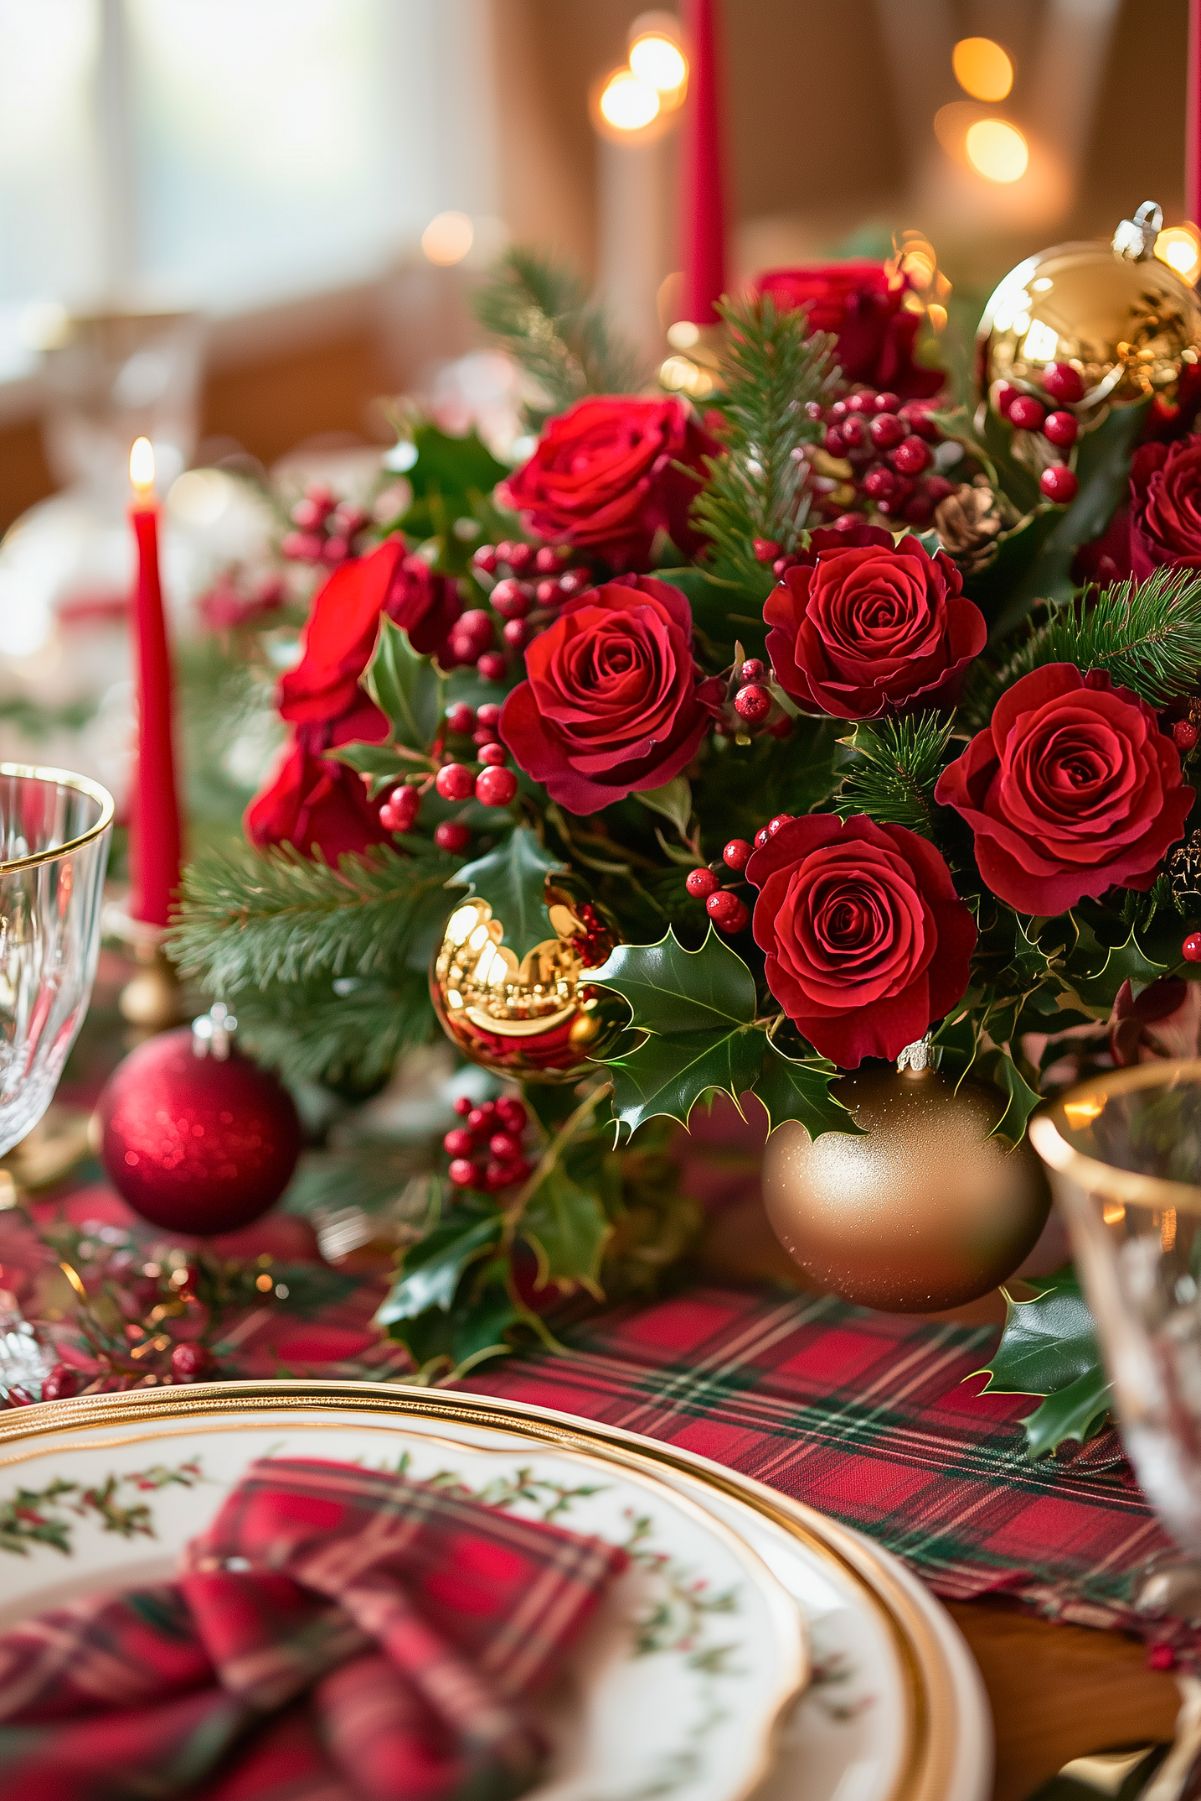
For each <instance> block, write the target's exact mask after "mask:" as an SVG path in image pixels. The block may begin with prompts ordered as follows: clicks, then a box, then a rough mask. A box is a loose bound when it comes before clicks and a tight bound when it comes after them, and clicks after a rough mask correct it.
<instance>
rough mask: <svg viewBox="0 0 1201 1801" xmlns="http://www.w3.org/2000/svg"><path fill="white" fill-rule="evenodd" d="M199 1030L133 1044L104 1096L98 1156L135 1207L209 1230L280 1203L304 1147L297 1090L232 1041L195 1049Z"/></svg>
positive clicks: (168, 1222)
mask: <svg viewBox="0 0 1201 1801" xmlns="http://www.w3.org/2000/svg"><path fill="white" fill-rule="evenodd" d="M204 1042H205V1041H204V1039H203V1038H201V1037H200V1036H199V1035H198V1034H197V1032H196V1031H195V1029H194V1028H193V1027H191V1026H182V1027H180V1028H179V1029H178V1030H177V1031H173V1032H163V1033H161V1034H160V1035H159V1036H158V1037H157V1038H151V1039H148V1040H147V1041H146V1043H145V1044H140V1045H138V1047H137V1048H136V1050H133V1051H131V1052H130V1054H129V1056H128V1057H126V1058H125V1060H124V1062H122V1063H121V1064H119V1065H118V1067H117V1069H116V1070H115V1071H114V1073H113V1075H112V1077H111V1078H110V1080H109V1082H108V1085H107V1087H106V1088H105V1089H104V1092H103V1093H102V1094H101V1096H100V1100H99V1102H98V1104H97V1108H96V1114H97V1119H98V1121H99V1125H100V1131H101V1141H100V1157H101V1161H102V1162H103V1164H104V1167H105V1170H106V1171H107V1173H108V1177H109V1180H110V1181H111V1182H112V1184H113V1186H114V1188H116V1189H117V1191H118V1193H119V1194H120V1195H121V1196H122V1198H123V1199H124V1200H126V1201H128V1203H129V1205H130V1206H131V1207H132V1208H133V1210H134V1212H135V1213H140V1214H141V1215H142V1217H143V1218H144V1219H148V1220H150V1221H152V1223H153V1224H154V1225H156V1226H165V1227H166V1228H167V1229H168V1230H170V1231H173V1232H187V1233H195V1234H198V1235H200V1236H208V1235H210V1234H212V1233H216V1232H231V1231H233V1230H235V1229H236V1228H237V1227H239V1226H246V1225H249V1224H250V1222H251V1221H252V1220H255V1219H258V1218H259V1216H260V1215H261V1214H263V1213H266V1211H267V1209H268V1208H269V1207H271V1206H273V1205H274V1204H275V1202H276V1201H277V1200H278V1199H279V1197H280V1195H281V1194H282V1193H283V1191H284V1189H285V1188H286V1187H287V1185H288V1182H289V1181H290V1180H291V1176H292V1171H293V1170H294V1169H295V1167H296V1159H297V1157H298V1156H299V1154H300V1120H299V1118H298V1117H297V1113H296V1108H295V1106H294V1105H293V1103H292V1097H291V1095H290V1094H289V1093H288V1091H287V1089H286V1088H285V1087H284V1086H283V1084H282V1083H281V1082H279V1081H278V1080H277V1078H276V1077H275V1076H273V1075H272V1074H271V1073H270V1071H268V1070H265V1069H261V1068H260V1067H259V1065H258V1064H257V1063H252V1062H251V1061H250V1059H249V1058H248V1057H244V1056H242V1055H241V1054H240V1053H239V1052H238V1051H237V1050H236V1049H234V1048H233V1047H232V1045H230V1046H229V1048H228V1054H227V1055H226V1056H224V1057H222V1056H217V1055H211V1054H210V1055H202V1054H199V1053H200V1050H201V1047H202V1046H203V1045H204Z"/></svg>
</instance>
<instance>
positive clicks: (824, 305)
mask: <svg viewBox="0 0 1201 1801" xmlns="http://www.w3.org/2000/svg"><path fill="white" fill-rule="evenodd" d="M911 286H912V284H911V282H910V281H909V278H908V277H907V276H906V275H904V274H903V273H896V272H893V271H891V270H889V269H888V268H887V267H885V266H884V265H883V264H880V263H824V264H817V265H815V266H813V267H810V268H802V269H772V270H770V271H769V272H768V273H767V274H766V275H761V276H760V277H759V279H758V281H757V282H756V283H755V291H756V293H759V294H768V295H770V296H771V298H772V299H773V300H774V301H775V303H776V305H777V306H778V307H779V308H780V310H781V311H782V312H783V311H791V310H792V309H793V308H795V307H801V306H803V307H804V308H805V309H806V311H807V313H808V315H809V324H810V326H811V328H812V329H813V330H814V331H828V332H832V333H833V334H834V336H835V337H836V338H837V340H838V349H837V353H836V354H837V357H838V363H839V367H840V368H841V370H842V373H843V378H844V379H845V380H846V381H847V382H848V383H850V385H851V386H852V387H854V386H855V385H857V384H859V383H866V385H867V386H868V387H871V388H876V389H889V390H891V391H892V392H893V393H894V394H899V395H900V396H901V398H902V400H924V399H926V398H927V397H928V396H929V395H931V394H937V392H938V390H939V389H940V388H941V387H942V385H943V381H944V379H945V376H944V372H943V371H942V370H941V369H924V368H922V367H921V365H920V364H918V363H916V362H915V361H914V359H913V350H914V345H915V344H916V342H917V335H918V332H919V331H920V330H921V323H922V317H921V313H920V312H915V311H913V310H912V309H911V308H910V307H908V306H907V305H906V304H905V300H906V295H907V294H908V293H909V292H910V289H911Z"/></svg>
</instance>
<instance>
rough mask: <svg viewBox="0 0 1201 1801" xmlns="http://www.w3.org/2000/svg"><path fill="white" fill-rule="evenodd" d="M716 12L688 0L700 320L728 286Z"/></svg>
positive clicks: (687, 238) (688, 281) (686, 208)
mask: <svg viewBox="0 0 1201 1801" xmlns="http://www.w3.org/2000/svg"><path fill="white" fill-rule="evenodd" d="M1196 3H1201V0H1196ZM716 11H717V0H684V10H683V22H684V29H685V33H686V36H687V41H688V47H689V52H690V55H691V58H692V67H691V71H690V73H689V77H688V94H687V98H686V99H685V102H684V141H683V145H682V147H681V148H682V167H681V176H682V184H681V197H680V200H681V221H680V223H681V237H682V246H681V247H682V254H683V260H684V317H685V318H686V319H691V320H692V321H693V323H694V324H696V325H712V324H713V323H714V322H715V320H716V318H717V314H716V312H715V311H714V306H715V303H716V302H717V301H718V300H720V299H721V297H722V295H723V294H724V293H725V291H726V196H725V175H724V169H723V165H722V146H721V81H720V72H719V68H718V39H717V21H716V17H715V15H716Z"/></svg>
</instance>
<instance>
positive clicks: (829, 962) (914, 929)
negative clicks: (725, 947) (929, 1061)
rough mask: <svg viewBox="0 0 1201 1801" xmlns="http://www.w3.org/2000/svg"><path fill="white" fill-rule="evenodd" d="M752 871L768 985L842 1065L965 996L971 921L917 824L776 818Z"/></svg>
mask: <svg viewBox="0 0 1201 1801" xmlns="http://www.w3.org/2000/svg"><path fill="white" fill-rule="evenodd" d="M746 873H747V880H748V881H750V882H753V883H754V885H755V887H756V888H758V890H759V898H758V900H757V901H756V902H755V917H754V932H755V942H756V944H757V945H758V946H759V948H760V949H761V950H762V951H764V952H766V956H767V985H768V987H769V988H770V989H771V991H772V993H773V994H774V995H775V997H776V999H777V1000H778V1001H779V1003H780V1005H781V1007H783V1009H784V1011H785V1013H787V1015H788V1017H789V1018H790V1019H791V1020H793V1021H794V1023H795V1024H796V1026H797V1028H798V1029H799V1030H800V1031H801V1032H802V1033H803V1034H804V1036H805V1037H806V1038H807V1039H808V1040H809V1042H810V1043H811V1044H812V1045H813V1047H814V1049H815V1050H817V1051H820V1053H821V1054H822V1056H824V1057H829V1058H830V1059H831V1061H832V1062H834V1063H837V1064H838V1065H839V1066H840V1067H841V1068H843V1069H855V1068H856V1067H857V1066H858V1065H859V1064H860V1063H862V1061H863V1059H864V1058H865V1057H895V1056H896V1055H897V1053H898V1051H901V1050H903V1049H904V1047H905V1045H907V1044H912V1042H913V1041H914V1039H915V1038H920V1037H921V1036H922V1034H923V1032H925V1031H926V1029H927V1028H928V1027H929V1026H930V1025H931V1023H932V1022H933V1021H934V1020H936V1019H940V1018H941V1017H942V1015H943V1014H944V1013H946V1012H948V1011H949V1009H950V1008H951V1007H953V1006H954V1005H955V1003H956V1001H958V1000H961V999H962V997H963V994H964V991H965V989H966V988H967V984H968V976H969V973H970V967H971V956H972V949H973V947H974V945H975V942H976V927H975V924H974V922H973V920H972V916H971V914H970V913H969V911H968V909H967V907H966V906H965V905H964V903H963V902H962V901H961V900H960V898H959V896H958V895H957V894H956V892H955V885H954V883H953V882H952V880H951V873H950V871H949V870H948V868H947V866H946V864H945V863H944V862H943V860H942V858H941V856H940V855H939V853H938V852H937V851H936V850H935V848H934V846H933V845H932V844H928V843H927V842H926V840H925V839H924V838H919V837H918V836H917V834H916V833H915V832H910V831H906V829H905V828H904V826H899V825H876V824H875V822H874V821H873V820H871V819H868V818H867V817H866V816H864V815H860V816H859V817H858V818H855V819H848V820H846V821H845V822H844V821H842V820H840V819H836V818H834V817H833V816H832V815H831V814H828V813H815V814H811V815H810V816H809V817H808V818H806V819H793V820H790V821H789V822H788V824H787V825H783V826H781V827H780V830H779V831H778V832H777V833H776V835H775V837H774V838H770V839H769V840H768V842H767V843H766V844H765V845H764V846H763V849H762V850H757V851H756V852H755V854H754V856H753V857H752V858H751V860H750V862H749V863H748V864H747V866H746Z"/></svg>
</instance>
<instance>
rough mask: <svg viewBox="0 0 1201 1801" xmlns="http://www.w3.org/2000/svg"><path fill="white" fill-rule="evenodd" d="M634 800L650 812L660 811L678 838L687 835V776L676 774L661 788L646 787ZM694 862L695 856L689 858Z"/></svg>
mask: <svg viewBox="0 0 1201 1801" xmlns="http://www.w3.org/2000/svg"><path fill="white" fill-rule="evenodd" d="M634 798H635V799H636V800H639V801H641V802H642V805H643V806H644V807H649V808H650V810H651V812H652V813H661V814H662V816H663V818H664V819H667V820H669V821H670V822H671V824H672V825H673V826H674V828H675V831H676V834H677V836H678V837H680V838H685V837H687V834H688V824H689V821H690V820H691V818H692V789H691V787H690V786H689V784H688V780H687V777H685V776H682V775H678V776H676V777H675V779H674V780H673V781H670V782H665V783H664V785H663V787H662V788H647V789H644V790H643V792H642V793H641V794H638V795H635V797H634ZM690 861H691V862H695V861H696V859H695V858H691V859H690Z"/></svg>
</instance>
